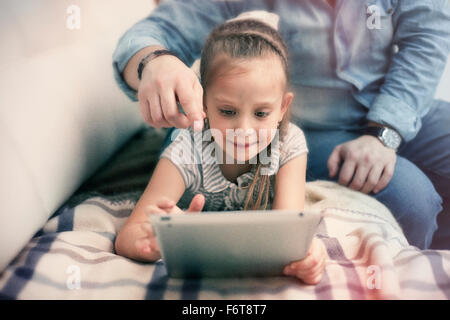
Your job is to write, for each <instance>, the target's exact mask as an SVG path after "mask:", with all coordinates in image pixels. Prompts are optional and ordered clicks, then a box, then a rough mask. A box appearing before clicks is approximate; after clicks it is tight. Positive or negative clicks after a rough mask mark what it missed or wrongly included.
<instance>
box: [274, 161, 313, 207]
mask: <svg viewBox="0 0 450 320" xmlns="http://www.w3.org/2000/svg"><path fill="white" fill-rule="evenodd" d="M306 161H307V154H306V153H305V154H302V155H300V156H298V157H295V158H293V159H292V160H289V161H288V162H287V163H286V164H284V165H283V166H282V167H281V168H280V169H279V170H278V172H277V175H276V178H275V196H274V201H273V204H272V209H273V210H277V209H278V210H303V206H304V204H305V184H306Z"/></svg>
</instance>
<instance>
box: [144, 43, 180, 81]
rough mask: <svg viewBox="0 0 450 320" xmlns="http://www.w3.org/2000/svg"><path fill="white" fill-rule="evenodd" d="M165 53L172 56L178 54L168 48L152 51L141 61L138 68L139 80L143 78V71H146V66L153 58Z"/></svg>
mask: <svg viewBox="0 0 450 320" xmlns="http://www.w3.org/2000/svg"><path fill="white" fill-rule="evenodd" d="M164 55H171V56H174V57H177V55H176V54H175V53H173V52H171V51H169V50H166V49H162V50H155V51H153V52H150V53H149V54H148V55H146V56H145V57H144V58H142V59H141V61H140V62H139V65H138V68H137V74H138V78H139V80H141V78H142V71H144V67H145V66H146V64H147V63H149V62H150V61H151V60H153V59H155V58H157V57H160V56H164ZM177 58H178V57H177Z"/></svg>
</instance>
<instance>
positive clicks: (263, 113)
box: [255, 111, 269, 118]
mask: <svg viewBox="0 0 450 320" xmlns="http://www.w3.org/2000/svg"><path fill="white" fill-rule="evenodd" d="M255 115H256V116H257V117H259V118H265V117H267V116H268V115H269V113H268V112H263V111H257V112H255Z"/></svg>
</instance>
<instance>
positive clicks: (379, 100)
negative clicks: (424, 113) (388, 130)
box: [367, 93, 422, 142]
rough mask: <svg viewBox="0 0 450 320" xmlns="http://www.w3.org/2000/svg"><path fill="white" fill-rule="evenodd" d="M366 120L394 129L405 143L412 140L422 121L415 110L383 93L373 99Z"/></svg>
mask: <svg viewBox="0 0 450 320" xmlns="http://www.w3.org/2000/svg"><path fill="white" fill-rule="evenodd" d="M367 120H369V121H373V122H376V123H380V124H383V125H387V126H390V127H392V128H394V129H395V130H397V132H398V133H399V134H400V135H401V136H402V138H403V140H404V141H405V142H408V141H411V140H412V139H414V137H415V136H416V135H417V133H418V132H419V130H420V128H421V126H422V120H421V118H420V117H419V116H418V114H417V112H416V111H415V110H413V109H412V108H411V107H410V106H409V105H408V104H406V103H404V102H403V101H401V100H399V99H397V98H395V97H393V96H391V95H388V94H384V93H382V94H379V95H378V96H377V97H376V98H375V99H374V101H373V103H372V106H371V107H370V110H369V112H368V114H367Z"/></svg>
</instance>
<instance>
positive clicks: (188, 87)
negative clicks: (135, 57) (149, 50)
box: [138, 55, 205, 129]
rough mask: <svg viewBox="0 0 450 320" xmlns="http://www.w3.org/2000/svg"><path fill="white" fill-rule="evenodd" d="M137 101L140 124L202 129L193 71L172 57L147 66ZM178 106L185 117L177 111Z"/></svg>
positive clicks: (199, 89) (199, 96)
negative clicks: (142, 118)
mask: <svg viewBox="0 0 450 320" xmlns="http://www.w3.org/2000/svg"><path fill="white" fill-rule="evenodd" d="M138 99H139V106H140V109H141V113H142V115H143V117H144V120H145V121H146V122H147V123H148V124H149V125H151V126H152V127H155V128H161V127H177V128H187V127H189V126H192V127H193V128H194V121H199V122H198V123H199V124H200V126H199V128H200V129H201V128H202V125H203V118H204V117H205V113H204V111H203V88H202V86H201V84H200V82H199V80H198V78H197V75H196V74H195V72H194V71H193V70H191V69H190V68H188V67H187V66H186V65H185V64H184V63H183V62H182V61H181V60H179V59H178V58H176V57H174V56H170V55H164V56H160V57H156V58H154V59H152V60H150V62H148V63H147V65H146V66H145V68H144V70H143V72H142V79H141V81H140V83H139V87H138ZM177 101H179V102H180V104H181V106H182V108H183V111H184V112H185V113H186V115H184V114H182V113H181V112H180V111H179V110H178V106H177Z"/></svg>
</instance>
